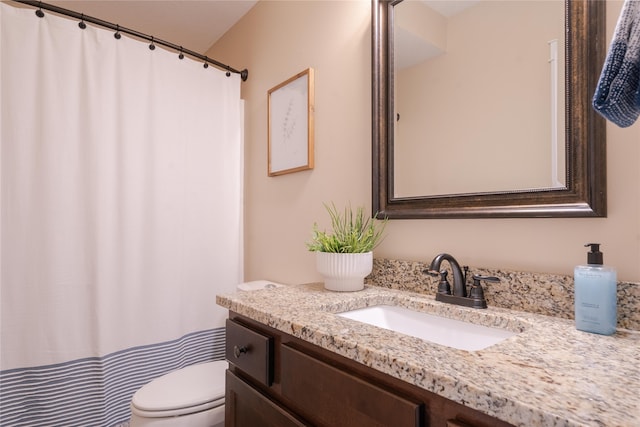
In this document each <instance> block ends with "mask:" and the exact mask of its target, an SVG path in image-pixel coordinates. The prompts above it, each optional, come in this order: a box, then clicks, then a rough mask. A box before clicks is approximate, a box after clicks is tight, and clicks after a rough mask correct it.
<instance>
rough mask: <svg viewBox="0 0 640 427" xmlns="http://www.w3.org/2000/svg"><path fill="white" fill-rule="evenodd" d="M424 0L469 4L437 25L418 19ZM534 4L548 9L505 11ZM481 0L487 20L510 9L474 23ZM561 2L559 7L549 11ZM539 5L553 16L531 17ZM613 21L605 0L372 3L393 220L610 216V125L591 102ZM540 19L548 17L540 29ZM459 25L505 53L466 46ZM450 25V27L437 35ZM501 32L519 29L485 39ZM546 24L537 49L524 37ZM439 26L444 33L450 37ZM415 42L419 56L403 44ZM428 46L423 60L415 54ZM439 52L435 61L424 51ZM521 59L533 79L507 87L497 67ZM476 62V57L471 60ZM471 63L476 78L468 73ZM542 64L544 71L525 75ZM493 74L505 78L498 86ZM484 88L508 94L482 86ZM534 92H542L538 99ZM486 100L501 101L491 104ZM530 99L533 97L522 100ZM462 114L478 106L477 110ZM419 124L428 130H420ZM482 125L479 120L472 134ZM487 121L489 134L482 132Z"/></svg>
mask: <svg viewBox="0 0 640 427" xmlns="http://www.w3.org/2000/svg"><path fill="white" fill-rule="evenodd" d="M422 3H435V4H436V5H438V4H440V5H443V4H447V5H452V4H456V5H461V4H464V5H465V7H466V9H465V10H464V11H462V12H460V13H458V14H457V15H455V16H454V15H453V14H451V13H448V12H446V11H438V12H437V13H435V14H433V16H432V17H431V18H429V17H428V16H426V17H425V18H426V19H431V20H430V21H429V24H420V23H417V22H415V20H416V18H417V17H418V16H422V12H420V11H419V10H417V9H416V7H422V8H424V5H423V4H422ZM534 3H537V4H544V5H545V10H540V11H536V12H533V11H531V10H527V11H515V12H513V11H511V12H508V13H509V15H508V16H505V15H504V14H505V13H507V10H506V9H507V8H512V7H518V6H519V7H524V6H526V5H528V4H534ZM558 4H560V6H559V7H558ZM480 6H482V8H484V12H482V11H481V12H479V13H484V16H483V17H482V18H479V19H478V22H480V23H483V22H484V23H485V24H486V23H487V21H489V20H490V19H494V18H495V17H497V16H498V15H500V20H501V21H500V22H504V23H505V24H496V23H494V24H491V25H490V26H489V28H488V29H475V28H476V27H474V25H476V24H474V23H472V21H470V19H472V18H471V17H472V16H473V15H474V14H477V13H478V12H476V11H475V10H476V9H477V10H480V9H482V8H481V7H480ZM485 6H487V7H485ZM507 6H508V7H507ZM551 6H556V10H546V9H550V8H551ZM491 7H493V8H495V7H500V8H502V9H501V10H500V11H496V10H495V9H493V10H492V9H491ZM401 8H404V9H401ZM471 12H473V13H471ZM513 13H515V14H516V15H517V14H520V15H522V14H524V15H525V16H527V19H526V22H527V24H526V25H525V24H523V23H522V22H520V23H518V22H517V21H516V17H515V15H514V14H513ZM533 13H545V14H547V13H551V14H555V17H552V16H554V15H551V16H549V15H545V16H547V17H546V18H540V19H531V16H532V14H533ZM407 15H408V16H409V18H407V17H406V16H407ZM447 15H449V16H447ZM604 18H605V4H604V2H592V1H588V0H568V1H567V2H566V3H562V2H555V1H554V2H529V1H523V2H503V1H495V2H494V1H486V0H479V1H478V0H473V1H447V2H443V1H435V2H429V1H416V0H405V1H404V2H403V1H402V0H399V1H398V0H373V2H372V49H373V50H372V70H373V74H372V95H373V102H372V106H373V108H372V110H373V111H372V112H373V116H372V119H373V126H372V136H373V141H372V144H373V145H372V148H373V151H372V160H373V165H372V174H373V176H372V189H373V194H372V200H373V211H374V212H378V213H379V216H387V217H389V218H481V217H582V216H586V217H594V216H606V194H605V190H606V169H605V167H606V159H605V122H604V119H603V118H601V117H600V116H598V115H597V114H596V113H595V111H594V110H593V109H592V108H591V97H592V95H593V92H594V89H595V87H596V83H597V80H598V77H599V74H600V70H601V67H602V63H603V62H604V53H605V46H604V27H605V19H604ZM434 19H435V21H434ZM506 22H508V25H507V24H506ZM539 22H545V23H547V24H548V25H547V26H546V27H545V28H542V29H538V28H536V29H534V28H533V27H531V24H532V23H539ZM514 26H515V27H514ZM457 27H462V28H464V29H467V30H468V29H471V28H474V31H471V33H472V35H475V37H472V39H475V40H474V41H479V42H480V45H481V46H486V45H491V46H499V49H498V51H497V52H496V51H494V52H493V53H491V52H489V51H487V50H486V49H484V48H483V50H482V52H481V53H479V54H478V51H479V47H478V46H471V47H464V46H463V44H462V43H460V42H457V40H458V39H459V38H460V37H458V36H457V35H456V34H454V29H455V28H457ZM498 27H500V28H498ZM441 28H445V30H444V32H443V31H440V33H438V32H437V31H436V30H438V29H441ZM491 28H494V29H496V28H498V29H506V30H507V34H511V36H510V37H505V35H504V33H503V34H495V35H493V37H494V39H486V38H485V36H486V34H487V33H489V32H490V31H489V29H491ZM513 28H516V29H520V30H519V31H518V30H514V29H513ZM523 29H524V30H523ZM538 31H541V32H542V33H543V35H542V36H541V38H540V37H539V39H540V40H542V41H536V42H535V43H537V44H538V45H540V46H537V47H536V49H538V51H535V49H534V48H532V47H530V46H529V45H527V43H529V42H528V41H527V40H528V39H521V38H516V37H515V34H516V33H518V37H520V36H523V37H524V36H527V37H529V36H530V35H531V34H533V33H534V32H538ZM468 32H469V31H467V33H468ZM426 33H429V34H426ZM462 33H464V31H463V32H462ZM480 33H481V34H482V35H483V37H480V36H479V35H478V34H480ZM438 34H445V42H442V40H441V39H442V37H441V38H440V40H439V39H438V37H439V35H438ZM556 35H559V37H557V36H556ZM487 37H488V36H487ZM562 38H565V40H562ZM425 39H428V41H429V42H428V43H424V40H425ZM507 39H508V40H507ZM407 41H409V42H411V48H410V49H409V51H410V53H411V58H409V57H407V56H406V55H405V49H403V48H402V47H401V45H400V44H399V43H407ZM439 43H440V44H439ZM509 43H512V44H511V45H509ZM513 43H515V44H513ZM554 45H555V46H554ZM443 46H444V47H443ZM457 46H462V47H457ZM524 46H526V48H525V47H524ZM464 49H467V50H464ZM534 51H535V52H534ZM420 52H422V53H424V55H423V57H422V58H420V59H416V58H415V57H416V54H417V53H420ZM523 52H524V53H525V55H522V53H523ZM429 55H431V56H432V57H433V58H431V59H425V58H426V57H427V56H429ZM474 55H475V56H474ZM514 56H515V57H517V58H516V59H517V61H516V62H518V64H517V65H518V66H519V67H520V68H519V69H515V70H512V71H509V72H508V74H519V75H521V76H522V77H523V80H524V81H522V80H518V79H515V82H514V85H515V86H513V87H509V86H508V84H507V83H506V82H507V78H506V77H505V76H504V75H502V76H500V75H499V72H504V71H505V70H506V65H505V63H504V61H506V60H507V59H508V58H510V57H514ZM469 58H471V60H472V62H471V63H470V64H466V65H464V64H465V62H464V61H466V60H468V59H469ZM412 61H413V62H412ZM481 61H486V62H485V63H482V62H481ZM536 61H537V62H536ZM405 64H410V66H405ZM534 64H536V65H534ZM455 65H458V67H457V68H456V67H455ZM447 67H449V68H447ZM472 67H475V69H472V71H473V72H472V74H471V75H466V76H463V75H461V74H460V72H461V69H469V68H472ZM535 67H538V69H537V74H542V76H540V78H539V79H538V78H537V77H536V78H534V77H532V76H529V75H527V76H525V74H524V73H525V72H529V69H531V68H535ZM436 70H446V72H445V73H441V74H434V73H437V72H436ZM452 75H455V78H453V79H450V80H451V82H449V81H447V78H448V77H450V76H452ZM494 75H497V77H496V79H497V81H494V82H492V81H491V80H490V79H491V78H493V77H494ZM554 76H555V77H554ZM511 80H514V79H511ZM418 83H420V84H418ZM479 86H487V87H491V86H500V87H499V89H500V90H494V91H492V92H491V93H482V92H481V91H478V90H476V89H477V88H478V87H479ZM515 91H517V92H516V93H514V92H515ZM525 92H528V95H526V93H525ZM499 94H500V95H499ZM540 94H544V96H540ZM554 94H557V95H555V97H554ZM536 95H538V98H540V99H539V100H538V101H533V100H532V99H533V98H534V97H535V96H536ZM464 96H466V97H467V99H466V101H465V102H464V105H461V104H462V101H463V100H465V99H464ZM488 96H491V97H493V98H492V100H491V102H484V103H483V101H482V100H483V98H486V97H488ZM525 96H527V97H526V98H525ZM522 99H526V101H527V102H525V103H524V104H516V101H517V102H520V100H522ZM427 100H428V101H427ZM478 102H479V103H478ZM447 104H453V107H452V108H453V110H447V108H448V107H447ZM534 104H535V105H534ZM489 106H490V107H489ZM533 106H535V109H529V110H527V108H529V107H533ZM483 107H485V108H484V109H483ZM463 110H469V111H468V114H467V116H465V115H463V114H462V113H463ZM485 110H486V111H485ZM445 112H446V114H445ZM418 123H419V124H422V125H424V124H426V125H427V127H426V128H417V124H418ZM439 124H444V126H443V127H442V128H441V127H440V126H439ZM472 126H479V128H473V130H469V129H472ZM480 128H484V129H488V131H489V133H488V134H484V136H482V135H483V134H482V133H481V131H480V130H479V129H480ZM507 131H515V133H507ZM483 154H488V157H480V156H481V155H483ZM504 156H506V157H504ZM465 159H468V160H469V161H468V162H467V163H465V162H466V160H465ZM494 172H500V173H499V174H496V173H494Z"/></svg>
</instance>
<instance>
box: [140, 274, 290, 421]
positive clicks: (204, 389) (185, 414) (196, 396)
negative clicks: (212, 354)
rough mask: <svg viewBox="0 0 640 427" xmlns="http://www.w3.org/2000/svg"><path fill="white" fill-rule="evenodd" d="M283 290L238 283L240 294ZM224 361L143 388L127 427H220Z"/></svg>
mask: <svg viewBox="0 0 640 427" xmlns="http://www.w3.org/2000/svg"><path fill="white" fill-rule="evenodd" d="M280 286H283V285H282V284H280V283H274V282H270V281H267V280H256V281H253V282H246V283H241V284H239V285H238V286H237V289H238V290H239V291H255V290H259V289H273V288H277V287H280ZM227 367H228V364H227V362H225V361H221V360H219V361H215V362H206V363H200V364H197V365H191V366H187V367H185V368H181V369H178V370H175V371H172V372H169V373H168V374H165V375H163V376H161V377H159V378H156V379H154V380H153V381H151V382H150V383H148V384H146V385H144V386H143V387H142V388H140V389H139V390H138V391H136V392H135V394H134V395H133V398H132V399H131V420H130V422H129V425H130V427H223V426H224V393H225V383H224V376H225V371H226V369H227Z"/></svg>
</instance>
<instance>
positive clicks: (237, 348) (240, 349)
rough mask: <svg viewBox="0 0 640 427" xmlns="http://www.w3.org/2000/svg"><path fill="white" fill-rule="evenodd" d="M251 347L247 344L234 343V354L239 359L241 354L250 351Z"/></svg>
mask: <svg viewBox="0 0 640 427" xmlns="http://www.w3.org/2000/svg"><path fill="white" fill-rule="evenodd" d="M248 352H249V349H248V348H247V347H245V346H243V345H242V346H237V345H234V346H233V355H234V356H235V357H236V359H239V358H240V356H242V353H248Z"/></svg>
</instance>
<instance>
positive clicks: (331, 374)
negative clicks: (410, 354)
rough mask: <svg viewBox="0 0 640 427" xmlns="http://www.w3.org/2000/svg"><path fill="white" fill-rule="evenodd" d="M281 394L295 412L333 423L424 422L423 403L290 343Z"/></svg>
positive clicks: (347, 426) (353, 426)
mask: <svg viewBox="0 0 640 427" xmlns="http://www.w3.org/2000/svg"><path fill="white" fill-rule="evenodd" d="M281 357H282V395H283V396H284V397H285V398H287V399H290V400H291V401H293V402H295V406H296V412H299V413H300V414H301V415H302V416H303V417H305V418H306V419H308V420H310V421H311V422H313V423H314V424H316V425H320V426H330V427H339V426H344V427H374V426H378V427H383V426H385V427H386V426H388V427H398V426H403V427H411V426H420V425H422V412H423V407H422V404H421V403H417V402H413V401H411V400H408V399H405V398H404V397H402V396H399V395H397V394H395V393H393V392H391V391H389V390H387V389H385V388H382V387H380V386H378V385H375V384H373V383H370V382H368V381H365V380H363V379H361V378H359V377H356V376H353V375H351V374H349V373H347V372H345V371H343V370H341V369H339V368H337V367H336V366H332V365H330V364H328V363H325V362H323V361H321V360H318V359H316V358H315V357H312V356H310V355H308V354H306V353H303V352H301V351H299V350H296V349H294V348H292V347H289V346H287V345H283V346H282V347H281Z"/></svg>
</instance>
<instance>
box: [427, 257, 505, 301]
mask: <svg viewBox="0 0 640 427" xmlns="http://www.w3.org/2000/svg"><path fill="white" fill-rule="evenodd" d="M442 261H447V262H449V265H450V266H451V271H452V272H453V292H451V284H450V283H449V280H448V279H447V275H448V271H447V270H446V269H443V270H440V264H442ZM463 269H464V273H463V272H462V270H463ZM468 270H469V267H467V266H464V267H463V268H460V264H458V261H456V259H455V258H454V257H452V256H451V255H449V254H446V253H441V254H439V255H437V256H436V257H435V258H434V259H433V261H431V264H430V265H429V268H428V269H426V270H424V273H427V274H430V275H432V276H437V275H440V283H438V291H437V292H436V301H441V302H446V303H449V304H456V305H462V306H465V307H473V308H487V301H486V299H485V298H484V290H483V289H482V284H481V283H480V281H481V280H485V281H488V282H499V281H500V279H499V278H497V277H493V276H480V275H475V274H474V275H473V276H472V277H473V285H471V289H470V290H469V292H468V293H467V271H468Z"/></svg>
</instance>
